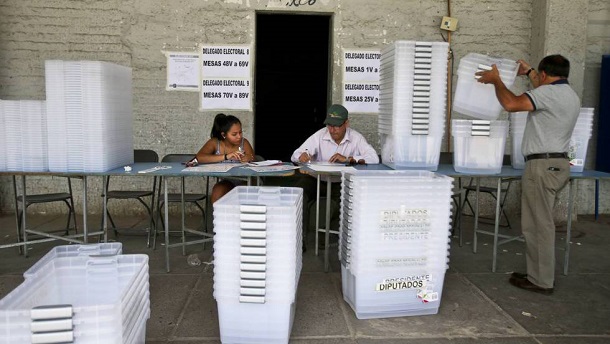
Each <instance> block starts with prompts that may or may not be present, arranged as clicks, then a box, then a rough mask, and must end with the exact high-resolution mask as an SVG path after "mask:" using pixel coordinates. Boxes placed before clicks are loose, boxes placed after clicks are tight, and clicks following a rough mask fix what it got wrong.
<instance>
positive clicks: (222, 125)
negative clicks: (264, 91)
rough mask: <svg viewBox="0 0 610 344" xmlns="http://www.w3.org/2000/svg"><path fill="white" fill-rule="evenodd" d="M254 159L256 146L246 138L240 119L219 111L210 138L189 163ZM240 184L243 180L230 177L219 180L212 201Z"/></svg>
mask: <svg viewBox="0 0 610 344" xmlns="http://www.w3.org/2000/svg"><path fill="white" fill-rule="evenodd" d="M253 160H254V148H252V145H251V144H250V142H249V141H248V139H246V138H244V136H243V131H242V128H241V122H240V120H239V119H238V118H237V117H235V116H233V115H228V116H227V115H225V114H222V113H219V114H218V115H216V117H215V118H214V125H213V127H212V132H211V133H210V139H209V140H208V141H207V142H206V143H205V144H204V145H203V147H201V149H200V150H199V152H197V156H196V158H195V159H193V160H192V161H191V162H189V163H190V164H192V163H195V164H196V163H218V162H220V163H239V162H244V163H245V162H251V161H253ZM239 184H243V181H242V180H238V179H230V178H225V179H221V180H219V181H218V183H216V184H215V185H214V187H213V188H212V195H211V202H212V203H214V202H216V201H217V200H219V199H220V198H221V197H222V196H224V195H225V194H226V193H227V192H229V191H231V190H232V189H233V188H234V187H235V186H237V185H239Z"/></svg>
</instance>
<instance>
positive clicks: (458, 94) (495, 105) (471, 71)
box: [453, 53, 519, 120]
mask: <svg viewBox="0 0 610 344" xmlns="http://www.w3.org/2000/svg"><path fill="white" fill-rule="evenodd" d="M493 64H495V65H496V66H497V67H498V71H499V72H500V78H501V79H502V81H503V82H504V84H505V85H506V87H509V88H510V87H511V86H512V85H513V83H514V82H515V78H516V77H517V71H518V70H519V64H518V63H517V62H516V61H515V60H509V59H504V58H497V57H491V56H487V55H482V54H476V53H469V54H467V55H466V56H464V57H462V59H461V60H460V64H459V66H458V72H457V74H458V83H457V86H456V88H455V96H454V97H453V111H455V112H458V113H461V114H463V115H466V116H470V117H473V118H478V119H487V120H494V119H497V118H498V117H499V116H500V113H501V112H502V106H501V105H500V102H499V101H498V98H497V97H496V92H495V88H494V86H493V85H490V84H482V83H480V82H478V81H477V79H476V78H475V73H476V72H478V71H482V70H490V69H491V65H493Z"/></svg>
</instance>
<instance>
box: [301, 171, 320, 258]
mask: <svg viewBox="0 0 610 344" xmlns="http://www.w3.org/2000/svg"><path fill="white" fill-rule="evenodd" d="M305 206H307V205H305ZM319 228H320V175H319V174H318V175H317V177H316V237H315V240H316V243H315V245H316V256H317V255H318V235H319V234H318V229H319ZM304 230H306V229H304Z"/></svg>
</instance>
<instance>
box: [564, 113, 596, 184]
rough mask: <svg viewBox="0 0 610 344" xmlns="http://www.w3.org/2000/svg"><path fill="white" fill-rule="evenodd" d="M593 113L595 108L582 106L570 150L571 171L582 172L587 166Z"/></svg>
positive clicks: (571, 139)
mask: <svg viewBox="0 0 610 344" xmlns="http://www.w3.org/2000/svg"><path fill="white" fill-rule="evenodd" d="M593 115H594V109H593V108H580V114H579V115H578V119H577V120H576V125H575V126H574V131H573V132H572V137H571V138H570V148H569V150H568V157H569V158H570V171H571V172H582V171H583V170H584V168H585V161H586V159H587V148H588V147H589V139H591V135H592V134H593Z"/></svg>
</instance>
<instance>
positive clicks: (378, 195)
mask: <svg viewBox="0 0 610 344" xmlns="http://www.w3.org/2000/svg"><path fill="white" fill-rule="evenodd" d="M388 180H391V181H392V183H388ZM342 182H343V184H342V191H341V226H340V234H339V240H340V241H339V243H340V245H339V259H340V260H341V276H342V286H343V298H344V300H345V301H346V302H347V303H348V304H349V305H350V306H351V307H352V309H353V310H354V312H355V313H356V317H357V318H358V319H370V318H387V317H400V316H415V315H426V314H436V313H437V312H438V308H439V306H440V302H441V295H442V291H443V282H444V277H445V270H446V269H447V268H448V262H449V260H448V256H449V240H450V239H449V235H450V229H451V224H450V222H451V218H450V215H451V194H452V192H451V190H452V185H453V179H452V178H450V177H447V176H444V175H440V174H436V173H433V172H430V171H413V170H402V171H355V172H345V173H344V174H343V177H342Z"/></svg>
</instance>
